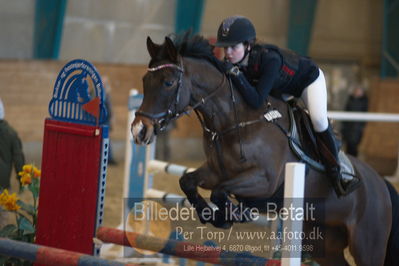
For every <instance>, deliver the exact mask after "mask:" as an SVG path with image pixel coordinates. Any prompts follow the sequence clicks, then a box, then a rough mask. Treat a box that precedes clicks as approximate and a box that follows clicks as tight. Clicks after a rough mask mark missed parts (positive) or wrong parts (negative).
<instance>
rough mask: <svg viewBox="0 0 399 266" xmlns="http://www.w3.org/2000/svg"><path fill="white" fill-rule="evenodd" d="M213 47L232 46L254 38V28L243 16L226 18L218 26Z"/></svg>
mask: <svg viewBox="0 0 399 266" xmlns="http://www.w3.org/2000/svg"><path fill="white" fill-rule="evenodd" d="M217 37H218V38H217V42H216V44H215V46H220V47H226V46H233V45H236V44H237V43H240V42H246V41H248V42H249V41H252V40H254V39H255V38H256V32H255V27H254V25H253V24H252V22H251V21H250V20H249V19H247V18H246V17H243V16H232V17H228V18H226V19H225V20H223V22H222V23H221V24H220V26H219V29H218V36H217Z"/></svg>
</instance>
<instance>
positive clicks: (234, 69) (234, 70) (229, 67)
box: [223, 60, 240, 76]
mask: <svg viewBox="0 0 399 266" xmlns="http://www.w3.org/2000/svg"><path fill="white" fill-rule="evenodd" d="M223 66H224V71H225V73H226V74H227V75H234V76H237V75H238V74H239V73H240V69H239V68H238V66H235V65H233V64H232V63H231V62H230V61H227V60H226V61H224V63H223Z"/></svg>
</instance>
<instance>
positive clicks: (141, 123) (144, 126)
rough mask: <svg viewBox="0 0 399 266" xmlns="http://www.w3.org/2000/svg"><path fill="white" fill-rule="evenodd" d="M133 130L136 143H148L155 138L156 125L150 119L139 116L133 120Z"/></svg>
mask: <svg viewBox="0 0 399 266" xmlns="http://www.w3.org/2000/svg"><path fill="white" fill-rule="evenodd" d="M131 132H132V136H133V140H134V143H136V144H139V145H148V144H151V143H152V142H153V140H154V136H155V134H154V133H155V132H154V125H153V124H152V122H151V120H149V119H146V118H142V117H139V116H137V117H136V118H135V119H134V121H133V122H132V125H131Z"/></svg>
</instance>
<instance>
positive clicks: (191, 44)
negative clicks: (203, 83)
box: [169, 31, 224, 72]
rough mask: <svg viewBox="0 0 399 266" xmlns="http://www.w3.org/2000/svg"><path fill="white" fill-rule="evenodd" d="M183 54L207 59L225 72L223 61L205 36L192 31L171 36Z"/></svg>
mask: <svg viewBox="0 0 399 266" xmlns="http://www.w3.org/2000/svg"><path fill="white" fill-rule="evenodd" d="M169 37H170V38H171V39H172V40H173V43H174V45H175V47H176V49H177V50H178V52H179V54H180V55H181V56H186V57H194V58H200V59H205V60H207V61H208V62H210V63H211V64H212V65H214V66H215V67H216V68H217V69H218V70H219V71H221V72H224V66H223V63H222V62H221V61H220V60H219V59H217V58H216V56H215V55H214V54H213V49H214V46H212V45H211V44H210V43H209V41H208V40H207V39H205V38H204V37H203V36H201V35H198V34H195V35H192V34H191V32H190V31H188V32H185V33H182V34H174V35H171V36H169Z"/></svg>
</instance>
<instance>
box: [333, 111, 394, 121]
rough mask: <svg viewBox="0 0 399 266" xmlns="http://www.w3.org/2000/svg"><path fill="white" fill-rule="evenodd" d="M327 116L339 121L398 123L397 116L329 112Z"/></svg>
mask: <svg viewBox="0 0 399 266" xmlns="http://www.w3.org/2000/svg"><path fill="white" fill-rule="evenodd" d="M327 116H328V117H330V118H332V119H334V120H340V121H364V122H399V114H388V113H371V112H342V111H330V112H328V113H327Z"/></svg>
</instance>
